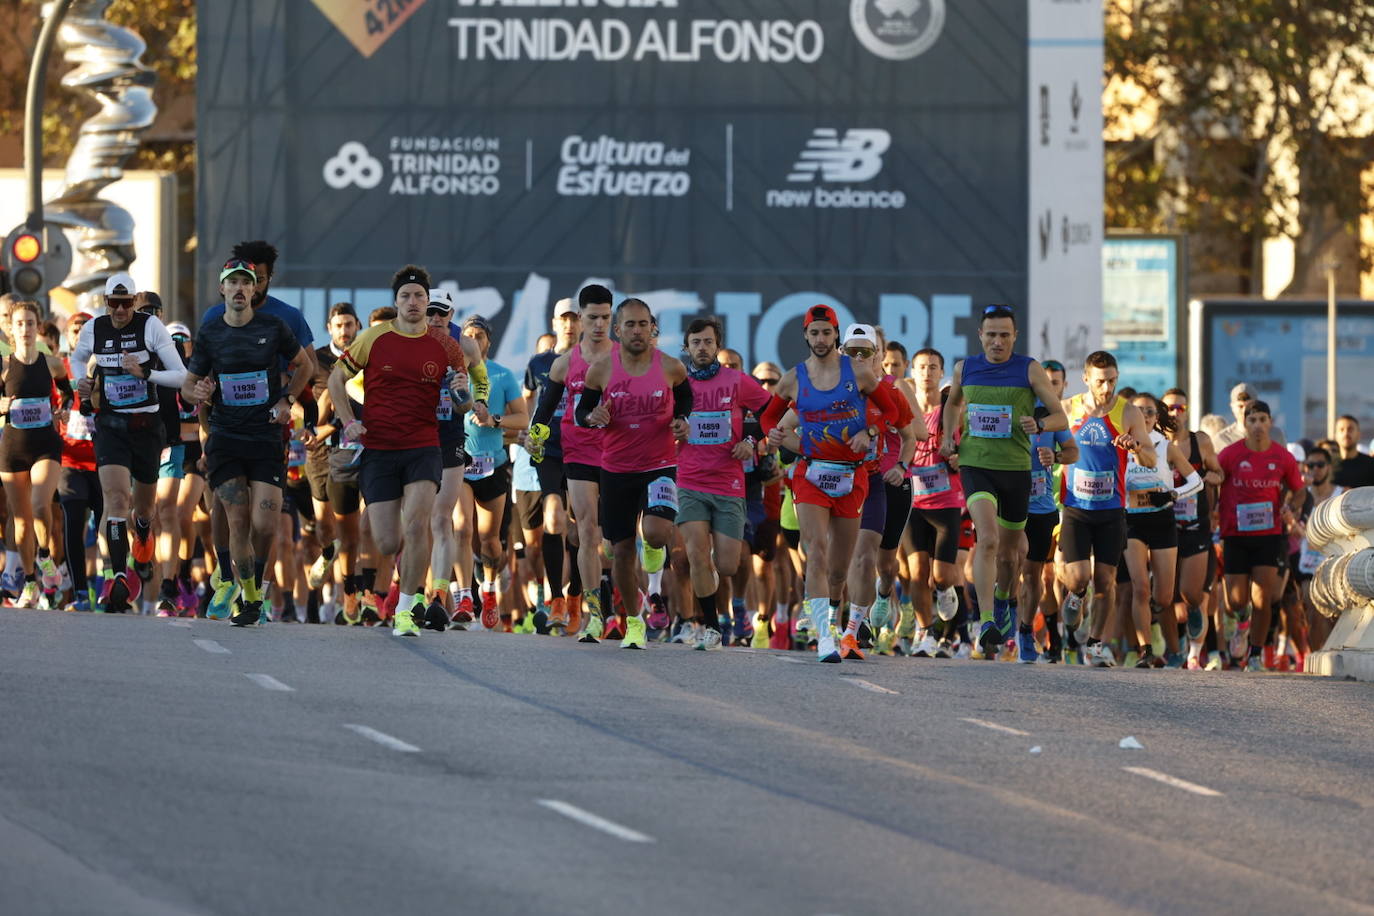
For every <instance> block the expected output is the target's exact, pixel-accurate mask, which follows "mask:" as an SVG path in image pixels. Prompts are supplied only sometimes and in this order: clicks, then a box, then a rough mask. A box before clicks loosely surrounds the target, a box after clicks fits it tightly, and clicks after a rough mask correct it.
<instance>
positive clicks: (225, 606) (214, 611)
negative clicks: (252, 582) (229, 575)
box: [205, 567, 239, 620]
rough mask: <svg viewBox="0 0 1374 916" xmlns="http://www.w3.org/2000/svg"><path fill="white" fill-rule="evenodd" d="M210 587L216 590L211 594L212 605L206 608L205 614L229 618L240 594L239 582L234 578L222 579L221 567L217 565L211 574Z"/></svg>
mask: <svg viewBox="0 0 1374 916" xmlns="http://www.w3.org/2000/svg"><path fill="white" fill-rule="evenodd" d="M210 587H211V588H212V589H214V592H213V593H212V594H211V595H210V606H209V607H208V608H206V610H205V616H206V617H209V618H210V619H212V620H227V619H228V618H229V614H230V612H231V611H233V609H234V600H235V599H236V598H238V596H239V584H238V583H237V582H235V581H233V580H232V579H231V580H229V581H228V582H226V581H224V580H223V579H221V578H220V575H219V567H215V571H214V572H213V573H212V574H211V575H210Z"/></svg>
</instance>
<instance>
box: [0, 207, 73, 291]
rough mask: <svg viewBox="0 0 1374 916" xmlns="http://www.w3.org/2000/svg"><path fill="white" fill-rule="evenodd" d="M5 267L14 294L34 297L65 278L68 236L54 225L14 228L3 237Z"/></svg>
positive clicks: (69, 253)
mask: <svg viewBox="0 0 1374 916" xmlns="http://www.w3.org/2000/svg"><path fill="white" fill-rule="evenodd" d="M0 255H3V260H4V264H5V269H6V270H7V271H9V282H10V288H11V290H12V291H13V292H14V293H15V295H18V296H22V297H24V298H25V299H37V298H39V297H40V296H43V295H45V294H46V293H47V292H48V290H50V289H52V288H53V287H54V286H57V285H58V284H60V283H61V282H62V281H63V280H65V279H66V278H67V274H68V272H69V271H70V270H71V268H72V250H71V246H69V245H68V244H67V237H66V236H65V235H63V234H62V230H61V229H60V228H59V227H57V226H51V225H49V226H43V227H42V228H41V229H37V230H34V229H30V228H29V227H28V225H27V224H25V225H21V226H18V227H16V228H15V229H14V230H13V231H12V232H10V234H9V235H8V236H7V237H6V238H5V248H4V251H3V252H0Z"/></svg>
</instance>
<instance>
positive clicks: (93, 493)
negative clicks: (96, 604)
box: [57, 468, 105, 597]
mask: <svg viewBox="0 0 1374 916" xmlns="http://www.w3.org/2000/svg"><path fill="white" fill-rule="evenodd" d="M57 493H58V498H59V499H60V500H61V503H62V536H63V539H64V540H65V542H66V545H67V569H68V571H69V572H70V573H71V576H72V593H73V594H74V595H76V596H77V597H80V596H82V595H84V594H85V593H86V581H87V580H86V513H87V512H89V513H91V515H92V516H94V517H95V519H96V520H97V521H99V519H100V516H101V515H103V514H104V512H105V498H104V496H103V495H102V493H101V491H100V475H99V474H97V473H96V472H95V471H79V470H77V469H76V468H63V469H62V481H61V483H59V484H58V488H57Z"/></svg>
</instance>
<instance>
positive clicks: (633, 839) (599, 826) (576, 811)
mask: <svg viewBox="0 0 1374 916" xmlns="http://www.w3.org/2000/svg"><path fill="white" fill-rule="evenodd" d="M539 804H541V805H543V806H544V807H545V808H548V809H549V810H550V811H557V812H558V813H559V814H561V815H563V816H564V817H567V818H571V819H572V820H575V821H577V822H578V823H579V824H585V825H586V826H588V827H591V828H592V829H593V830H600V831H601V832H602V833H609V834H610V835H611V836H613V837H615V838H616V839H620V840H624V841H625V842H627V843H653V842H654V838H653V837H651V836H649V835H648V834H644V833H640V832H639V831H638V830H631V829H630V828H629V827H625V826H622V825H621V824H617V823H616V822H615V821H608V820H606V819H605V818H604V817H601V816H600V815H596V814H592V813H591V812H590V811H584V810H582V809H581V808H579V807H577V806H576V805H570V804H568V803H567V802H565V801H559V800H558V799H556V798H541V799H539Z"/></svg>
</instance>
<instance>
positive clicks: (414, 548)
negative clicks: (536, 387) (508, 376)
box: [329, 265, 486, 636]
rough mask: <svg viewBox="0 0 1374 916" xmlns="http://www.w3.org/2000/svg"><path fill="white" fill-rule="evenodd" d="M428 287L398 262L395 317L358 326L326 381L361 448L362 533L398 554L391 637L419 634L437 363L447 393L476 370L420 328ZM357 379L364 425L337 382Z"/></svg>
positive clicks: (479, 377) (434, 452) (424, 277)
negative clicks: (366, 530)
mask: <svg viewBox="0 0 1374 916" xmlns="http://www.w3.org/2000/svg"><path fill="white" fill-rule="evenodd" d="M432 286H433V284H432V283H431V282H430V277H429V274H428V273H427V272H426V271H425V270H424V268H421V267H416V266H414V265H407V266H405V267H403V268H401V269H400V270H399V271H397V272H396V274H395V276H393V277H392V280H391V292H392V295H393V296H394V297H395V302H396V311H397V314H396V317H395V318H393V319H391V320H389V321H386V322H383V323H381V324H378V325H374V326H372V327H370V328H368V329H367V330H366V331H364V332H363V333H361V334H359V335H358V337H357V338H356V339H355V340H354V341H353V344H352V345H351V346H350V347H349V348H348V349H347V350H346V351H344V354H343V356H341V357H339V360H338V362H336V363H335V364H334V369H333V371H332V372H331V373H330V375H329V395H330V398H331V400H332V401H333V404H334V411H335V414H336V415H337V416H338V417H339V419H340V420H342V421H343V423H344V430H343V433H344V436H345V437H346V438H348V439H350V440H357V441H360V442H362V444H363V454H362V459H361V463H360V468H359V471H360V473H359V489H360V490H361V492H362V497H363V499H364V500H365V501H366V502H367V509H368V516H369V519H370V521H371V527H372V536H373V538H374V540H375V541H376V543H377V548H378V550H379V551H380V552H381V553H382V554H383V555H389V556H394V555H395V554H396V553H397V552H398V551H400V549H401V545H402V543H404V544H405V545H406V546H407V547H408V548H409V549H408V550H406V551H405V552H404V553H403V554H401V556H400V558H399V566H400V573H401V581H400V596H399V598H398V600H397V604H396V612H395V615H394V623H393V626H392V635H394V636H419V635H420V628H419V626H418V625H417V624H416V623H415V619H414V613H413V609H414V607H415V605H416V603H417V602H418V601H421V600H422V594H421V592H422V589H423V588H424V578H425V571H426V570H427V569H428V568H429V561H430V546H431V545H430V516H431V514H432V511H433V508H434V498H435V495H436V494H437V493H438V490H439V483H440V481H441V479H442V477H443V457H442V455H441V454H440V450H439V421H438V419H437V417H436V413H435V412H436V411H437V410H438V407H439V389H440V387H441V386H442V385H443V384H444V378H445V367H447V368H450V369H452V370H453V371H454V372H453V375H452V376H450V377H449V390H450V392H452V393H455V394H456V393H457V391H456V389H457V387H458V376H459V374H460V373H463V372H467V371H470V373H471V376H472V383H473V388H474V389H475V390H480V387H479V386H481V385H484V384H485V382H486V372H485V370H483V369H482V367H481V366H477V365H474V366H472V367H471V369H470V370H469V367H468V364H467V360H466V359H465V358H464V355H463V348H462V346H461V345H460V344H459V343H458V342H457V341H456V340H454V339H453V338H452V337H450V336H449V335H448V334H447V333H446V332H444V331H440V330H437V329H433V328H429V327H428V326H427V324H426V319H425V309H426V307H427V306H428V304H429V290H430V288H431V287H432ZM369 366H371V367H373V368H372V371H371V372H365V373H364V375H363V390H364V397H363V403H364V404H365V405H366V410H367V425H366V426H364V425H363V424H362V423H361V422H360V421H359V420H358V419H357V418H356V416H355V415H354V413H353V407H352V404H351V402H350V401H349V397H348V392H347V389H346V385H347V383H348V380H349V379H350V378H351V377H352V376H354V375H357V374H358V373H360V372H363V371H364V370H365V369H367V368H368V367H369Z"/></svg>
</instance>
